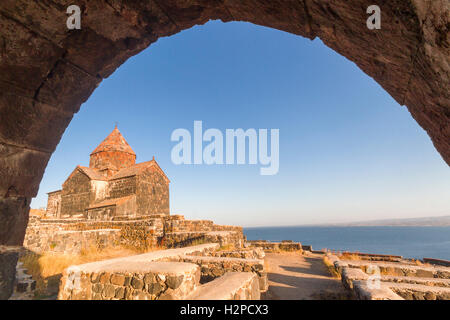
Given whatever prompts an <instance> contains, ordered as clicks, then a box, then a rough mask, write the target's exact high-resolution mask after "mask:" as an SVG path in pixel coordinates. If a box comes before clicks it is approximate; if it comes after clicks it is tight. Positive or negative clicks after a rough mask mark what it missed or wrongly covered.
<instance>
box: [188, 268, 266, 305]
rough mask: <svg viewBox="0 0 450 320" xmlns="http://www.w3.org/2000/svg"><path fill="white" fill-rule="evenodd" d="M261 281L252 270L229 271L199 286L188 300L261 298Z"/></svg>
mask: <svg viewBox="0 0 450 320" xmlns="http://www.w3.org/2000/svg"><path fill="white" fill-rule="evenodd" d="M259 289H260V288H259V281H258V278H257V276H256V274H254V273H251V272H229V273H226V274H225V275H223V276H222V277H220V278H217V279H215V280H213V281H211V282H208V283H206V284H204V285H202V286H200V287H198V288H197V289H196V290H195V291H194V292H193V293H192V294H190V295H189V296H188V297H187V299H188V300H259V299H260V290H259Z"/></svg>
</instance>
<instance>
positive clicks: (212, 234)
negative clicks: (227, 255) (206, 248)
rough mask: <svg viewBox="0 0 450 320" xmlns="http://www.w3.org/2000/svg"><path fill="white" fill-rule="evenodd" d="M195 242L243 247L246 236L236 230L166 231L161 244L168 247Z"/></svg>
mask: <svg viewBox="0 0 450 320" xmlns="http://www.w3.org/2000/svg"><path fill="white" fill-rule="evenodd" d="M195 243H218V244H219V245H220V246H227V245H233V246H234V247H235V248H241V247H242V245H243V244H244V236H243V234H242V233H240V232H236V231H207V232H201V231H194V232H189V231H186V232H166V233H164V237H163V238H162V240H161V244H162V245H164V246H165V247H167V248H180V247H185V246H190V245H193V244H195Z"/></svg>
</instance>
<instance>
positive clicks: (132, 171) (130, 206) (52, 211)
mask: <svg viewBox="0 0 450 320" xmlns="http://www.w3.org/2000/svg"><path fill="white" fill-rule="evenodd" d="M135 160H136V155H135V154H134V151H133V150H132V149H131V147H130V146H129V145H128V143H127V142H126V141H125V139H124V138H123V136H122V134H121V133H120V132H119V130H118V129H117V128H115V129H114V130H113V132H112V133H111V134H110V135H109V136H108V137H107V138H106V139H105V140H104V141H103V142H102V143H101V144H100V145H99V146H98V147H97V148H96V149H95V150H94V152H92V154H91V160H90V166H89V167H82V166H78V167H76V168H75V170H74V171H73V172H72V174H71V175H70V176H69V178H67V180H66V181H65V182H64V184H63V187H62V190H61V191H55V192H50V193H49V198H48V204H47V216H49V217H55V218H69V217H79V218H88V219H94V220H110V219H112V218H114V217H117V216H142V215H152V214H169V208H170V207H169V182H170V181H169V179H168V178H167V176H166V175H165V174H164V172H163V171H162V169H161V168H160V167H159V165H158V164H157V162H156V161H155V160H154V159H153V160H151V161H147V162H143V163H138V164H136V163H135Z"/></svg>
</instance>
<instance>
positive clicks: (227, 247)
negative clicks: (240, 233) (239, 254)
mask: <svg viewBox="0 0 450 320" xmlns="http://www.w3.org/2000/svg"><path fill="white" fill-rule="evenodd" d="M235 249H236V248H235V246H234V244H232V243H229V244H226V245H223V246H220V248H219V249H218V250H217V251H233V250H235Z"/></svg>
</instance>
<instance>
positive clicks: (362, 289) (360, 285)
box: [353, 280, 404, 300]
mask: <svg viewBox="0 0 450 320" xmlns="http://www.w3.org/2000/svg"><path fill="white" fill-rule="evenodd" d="M353 290H354V292H355V295H356V296H357V298H358V299H360V300H404V299H403V298H402V297H401V296H399V295H398V294H396V293H394V292H393V291H392V290H391V289H390V288H389V287H388V286H386V285H384V284H380V286H379V288H370V287H369V285H368V284H367V281H365V280H355V281H353Z"/></svg>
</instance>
